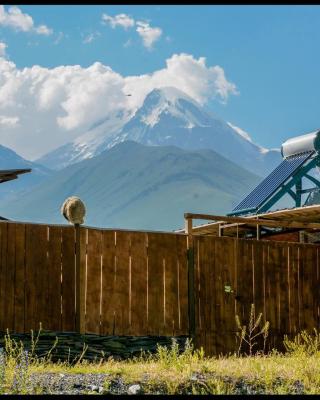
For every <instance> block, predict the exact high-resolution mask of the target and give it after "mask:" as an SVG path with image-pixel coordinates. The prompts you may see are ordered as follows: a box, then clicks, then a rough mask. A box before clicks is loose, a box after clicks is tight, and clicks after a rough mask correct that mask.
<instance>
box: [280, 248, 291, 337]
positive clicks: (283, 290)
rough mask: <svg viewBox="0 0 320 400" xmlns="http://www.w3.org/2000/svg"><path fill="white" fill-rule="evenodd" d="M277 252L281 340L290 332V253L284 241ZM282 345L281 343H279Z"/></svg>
mask: <svg viewBox="0 0 320 400" xmlns="http://www.w3.org/2000/svg"><path fill="white" fill-rule="evenodd" d="M279 254H280V260H279V264H280V268H279V274H280V327H279V330H280V338H281V339H280V340H281V341H282V339H283V337H284V335H285V334H288V333H289V332H290V324H289V301H290V298H289V295H290V285H289V281H290V267H289V262H290V254H289V246H288V244H287V243H286V242H283V243H282V244H281V245H279ZM281 345H282V343H281Z"/></svg>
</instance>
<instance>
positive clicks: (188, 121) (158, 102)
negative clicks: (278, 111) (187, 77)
mask: <svg viewBox="0 0 320 400" xmlns="http://www.w3.org/2000/svg"><path fill="white" fill-rule="evenodd" d="M125 140H133V141H136V142H138V143H142V144H145V145H160V146H164V145H166V146H168V145H174V146H177V147H180V148H182V149H186V150H197V149H212V150H214V151H216V152H217V153H219V154H221V155H222V156H224V157H226V158H227V159H229V160H231V161H233V162H235V163H237V164H239V165H241V166H242V167H244V168H246V169H248V170H249V171H254V172H255V173H257V174H259V175H261V176H265V175H266V174H267V173H268V172H270V171H271V170H272V169H273V168H274V167H275V166H276V165H277V164H279V162H280V160H281V156H280V152H279V151H278V150H268V149H265V148H262V147H260V146H258V145H256V144H255V143H253V142H252V140H251V138H250V136H249V135H248V134H247V133H246V132H244V131H243V130H242V129H240V128H238V127H236V126H235V125H233V124H231V123H230V122H225V121H223V120H221V119H219V118H218V117H216V116H215V115H214V114H213V113H212V112H210V111H208V110H207V109H206V108H205V107H203V106H201V105H200V104H199V103H197V102H196V101H195V100H194V99H192V98H191V97H189V96H188V95H187V94H185V93H183V92H182V91H180V90H178V89H176V88H173V87H164V88H161V89H154V90H152V91H151V92H150V93H149V94H148V95H147V96H146V98H145V100H144V103H143V105H142V106H141V107H140V108H139V109H138V110H137V111H136V112H135V114H134V115H133V116H131V117H130V115H127V114H121V115H118V116H117V118H113V119H108V120H105V121H103V122H102V123H100V124H99V125H98V126H95V127H93V128H92V129H91V130H90V131H89V132H87V133H85V134H84V135H82V136H80V137H79V138H77V140H75V141H74V142H72V143H70V144H66V145H64V146H62V147H60V148H58V149H56V150H54V151H53V152H51V153H48V154H47V155H45V156H43V157H42V158H41V159H39V160H38V162H40V163H41V164H43V165H46V166H48V167H50V168H54V169H61V168H63V167H65V166H66V165H68V164H72V163H74V162H77V161H81V160H84V159H86V158H91V157H93V156H95V155H98V154H100V153H101V152H102V151H104V150H106V149H108V148H111V147H113V146H114V145H116V144H118V143H120V142H123V141H125Z"/></svg>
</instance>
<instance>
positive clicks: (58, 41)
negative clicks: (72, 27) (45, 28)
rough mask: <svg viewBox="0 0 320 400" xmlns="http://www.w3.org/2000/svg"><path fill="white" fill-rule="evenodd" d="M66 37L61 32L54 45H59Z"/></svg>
mask: <svg viewBox="0 0 320 400" xmlns="http://www.w3.org/2000/svg"><path fill="white" fill-rule="evenodd" d="M64 37H65V35H64V33H63V32H59V33H58V34H57V37H56V39H55V41H54V42H53V44H59V43H60V42H61V40H62V39H63V38H64Z"/></svg>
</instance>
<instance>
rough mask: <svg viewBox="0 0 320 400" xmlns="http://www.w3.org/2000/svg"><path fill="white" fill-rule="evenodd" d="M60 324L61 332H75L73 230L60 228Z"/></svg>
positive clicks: (67, 227)
mask: <svg viewBox="0 0 320 400" xmlns="http://www.w3.org/2000/svg"><path fill="white" fill-rule="evenodd" d="M61 238H62V243H61V264H62V285H61V289H62V322H61V327H62V330H63V331H75V328H76V327H75V277H76V274H75V229H74V227H72V226H70V227H69V226H66V227H62V232H61Z"/></svg>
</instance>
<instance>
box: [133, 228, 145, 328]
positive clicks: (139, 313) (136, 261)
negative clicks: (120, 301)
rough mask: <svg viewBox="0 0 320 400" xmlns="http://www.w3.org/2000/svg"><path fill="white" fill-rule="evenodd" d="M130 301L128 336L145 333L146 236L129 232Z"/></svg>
mask: <svg viewBox="0 0 320 400" xmlns="http://www.w3.org/2000/svg"><path fill="white" fill-rule="evenodd" d="M130 260H131V261H130V266H131V290H130V293H131V301H130V310H129V320H130V334H131V335H137V336H139V335H145V334H146V332H147V311H148V310H147V290H148V280H147V234H146V233H142V232H131V246H130Z"/></svg>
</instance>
